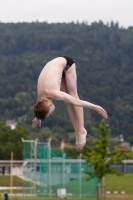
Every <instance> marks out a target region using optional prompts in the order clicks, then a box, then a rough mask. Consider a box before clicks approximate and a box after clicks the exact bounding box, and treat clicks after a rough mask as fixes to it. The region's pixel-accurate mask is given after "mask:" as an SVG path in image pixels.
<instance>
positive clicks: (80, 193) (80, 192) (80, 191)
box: [79, 153, 82, 198]
mask: <svg viewBox="0 0 133 200" xmlns="http://www.w3.org/2000/svg"><path fill="white" fill-rule="evenodd" d="M81 157H82V153H80V154H79V198H81V197H82V190H81Z"/></svg>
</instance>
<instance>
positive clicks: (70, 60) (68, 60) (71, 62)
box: [62, 56, 75, 76]
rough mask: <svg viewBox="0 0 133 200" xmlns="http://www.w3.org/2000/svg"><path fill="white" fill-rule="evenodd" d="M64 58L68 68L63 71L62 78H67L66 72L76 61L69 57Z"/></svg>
mask: <svg viewBox="0 0 133 200" xmlns="http://www.w3.org/2000/svg"><path fill="white" fill-rule="evenodd" d="M62 57H63V58H65V59H66V61H67V64H66V67H65V69H64V70H63V73H62V76H65V72H66V71H67V70H68V69H69V68H70V67H71V66H72V65H73V64H74V63H75V62H74V60H73V59H72V58H71V57H69V56H62Z"/></svg>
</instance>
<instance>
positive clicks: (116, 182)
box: [105, 174, 133, 194]
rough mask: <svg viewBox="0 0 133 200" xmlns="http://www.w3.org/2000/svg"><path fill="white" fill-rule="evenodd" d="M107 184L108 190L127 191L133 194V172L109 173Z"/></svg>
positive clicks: (106, 179)
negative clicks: (122, 173)
mask: <svg viewBox="0 0 133 200" xmlns="http://www.w3.org/2000/svg"><path fill="white" fill-rule="evenodd" d="M105 185H106V191H118V192H119V191H125V192H126V194H133V174H125V175H123V176H116V175H107V177H106V178H105Z"/></svg>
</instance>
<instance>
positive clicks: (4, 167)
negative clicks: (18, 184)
mask: <svg viewBox="0 0 133 200" xmlns="http://www.w3.org/2000/svg"><path fill="white" fill-rule="evenodd" d="M23 165H24V161H23V160H13V162H12V163H11V161H10V160H0V175H10V174H12V175H16V176H17V175H18V176H20V175H23Z"/></svg>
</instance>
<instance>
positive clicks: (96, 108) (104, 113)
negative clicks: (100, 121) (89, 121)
mask: <svg viewBox="0 0 133 200" xmlns="http://www.w3.org/2000/svg"><path fill="white" fill-rule="evenodd" d="M94 110H96V111H97V112H98V113H99V114H100V115H101V116H103V117H104V118H105V119H107V118H108V115H107V112H106V110H104V109H103V108H102V107H101V106H97V105H95V108H94Z"/></svg>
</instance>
